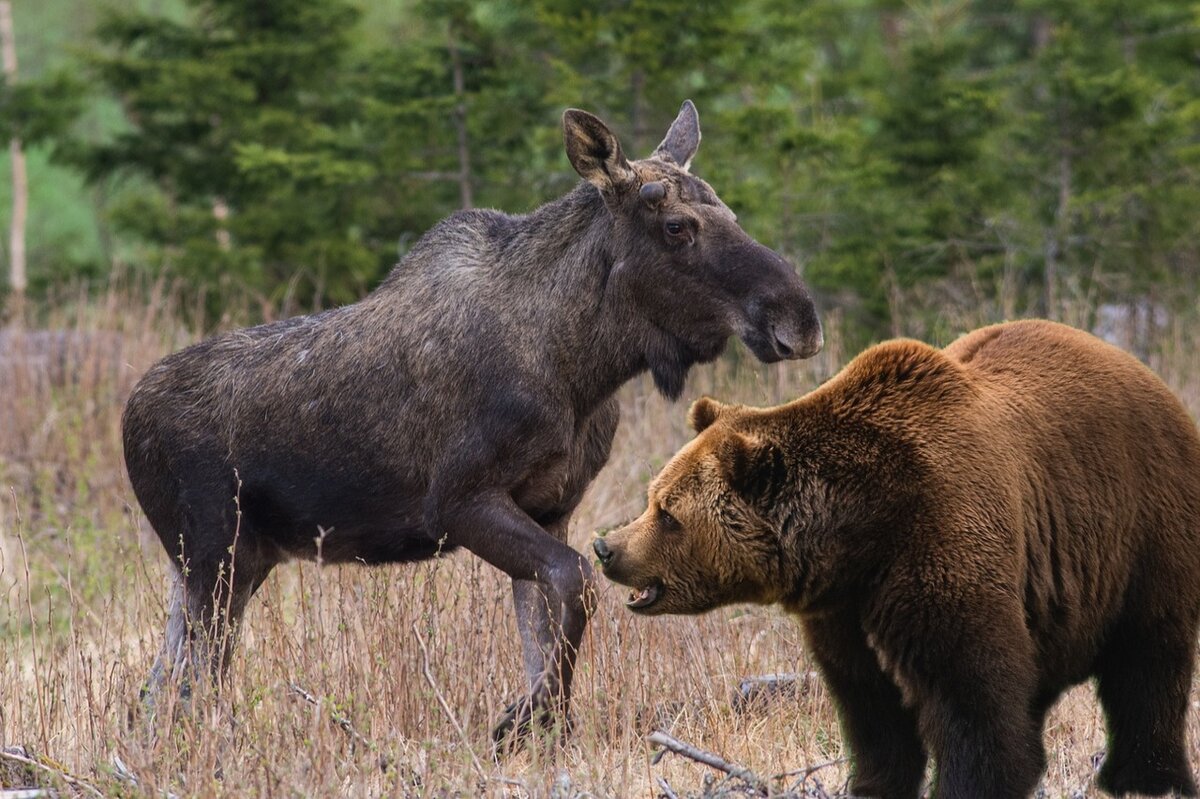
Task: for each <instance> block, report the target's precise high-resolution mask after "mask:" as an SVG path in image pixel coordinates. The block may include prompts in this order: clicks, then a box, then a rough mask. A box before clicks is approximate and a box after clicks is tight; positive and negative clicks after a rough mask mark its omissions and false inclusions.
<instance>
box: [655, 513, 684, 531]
mask: <svg viewBox="0 0 1200 799" xmlns="http://www.w3.org/2000/svg"><path fill="white" fill-rule="evenodd" d="M658 523H659V524H660V525H661V526H662V528H663V529H664V530H678V529H679V528H680V527H681V526H682V525H680V524H679V520H678V519H676V518H675V517H674V516H672V515H671V514H670V513H668V512H667V509H666V508H659V509H658Z"/></svg>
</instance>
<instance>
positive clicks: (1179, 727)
mask: <svg viewBox="0 0 1200 799" xmlns="http://www.w3.org/2000/svg"><path fill="white" fill-rule="evenodd" d="M1192 629H1194V624H1192V625H1189V624H1187V623H1185V622H1182V621H1178V620H1172V621H1166V620H1159V621H1157V622H1155V623H1153V624H1142V625H1134V624H1125V625H1123V626H1121V627H1120V628H1118V629H1117V630H1116V631H1115V633H1114V634H1113V635H1112V636H1111V637H1110V638H1109V641H1108V642H1107V644H1106V645H1105V649H1104V651H1103V652H1101V655H1100V658H1099V660H1098V662H1097V665H1096V676H1097V680H1096V689H1097V693H1098V694H1099V696H1100V703H1101V705H1102V706H1103V708H1104V715H1105V721H1106V723H1107V726H1108V753H1107V755H1106V756H1105V758H1104V765H1103V767H1101V769H1100V776H1099V778H1098V779H1097V783H1098V784H1099V785H1100V787H1101V788H1102V789H1104V790H1105V791H1107V792H1108V793H1111V794H1114V795H1117V796H1120V795H1122V794H1126V793H1139V794H1148V795H1150V796H1160V795H1163V794H1167V793H1172V792H1174V793H1176V794H1180V795H1183V796H1196V782H1195V779H1194V778H1193V777H1192V774H1191V771H1190V769H1189V767H1188V761H1187V754H1186V752H1187V748H1186V735H1187V733H1186V724H1187V708H1188V690H1189V688H1190V686H1191V682H1192V671H1193V669H1194V667H1195V650H1194V647H1193V644H1192V640H1193V633H1192Z"/></svg>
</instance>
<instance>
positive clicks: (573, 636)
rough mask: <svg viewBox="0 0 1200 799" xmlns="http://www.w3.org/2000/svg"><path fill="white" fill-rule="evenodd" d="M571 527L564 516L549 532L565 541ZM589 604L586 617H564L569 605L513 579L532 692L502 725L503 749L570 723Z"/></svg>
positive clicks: (498, 734)
mask: <svg viewBox="0 0 1200 799" xmlns="http://www.w3.org/2000/svg"><path fill="white" fill-rule="evenodd" d="M568 522H569V517H568V516H564V517H562V518H561V519H560V520H558V521H556V522H555V523H553V524H550V525H547V526H546V532H548V533H549V534H550V535H552V536H554V538H555V539H556V540H558V541H564V542H565V541H566V538H567V528H568ZM589 599H590V598H589V597H586V596H585V598H584V600H585V603H584V611H585V615H584V616H583V618H581V619H570V618H563V616H562V612H563V611H564V610H565V609H566V608H567V605H566V604H565V603H563V602H561V601H560V600H559V599H558V598H557V597H553V596H550V595H547V594H545V593H543V591H542V589H541V586H540V585H539V583H537V582H536V581H531V580H513V605H514V606H515V609H516V613H517V629H518V630H519V631H520V634H521V651H522V654H523V659H524V663H525V675H526V678H527V680H528V693H527V694H526V696H524V697H522V698H521V699H520V700H518V701H516V702H514V703H513V704H511V705H509V706H508V708H506V710H505V712H504V715H503V716H501V718H500V720H499V721H498V723H497V724H496V727H495V730H494V732H493V738H494V741H495V743H496V745H497V747H500V746H502V745H503V744H504V743H505V742H506V741H509V742H511V741H515V740H518V739H520V738H521V737H523V736H524V735H525V734H527V733H528V732H530V731H531V730H533V729H534V728H536V727H538V726H541V727H543V728H545V729H549V728H551V727H552V726H553V724H554V723H555V721H556V720H559V721H561V723H563V724H564V725H569V724H570V718H569V716H568V715H567V708H568V706H569V705H570V701H571V680H572V677H573V676H574V673H575V659H576V657H577V656H578V654H579V643H580V640H581V638H582V637H583V631H584V627H585V626H586V624H587V615H586V614H587V613H590V611H591V605H590V604H589Z"/></svg>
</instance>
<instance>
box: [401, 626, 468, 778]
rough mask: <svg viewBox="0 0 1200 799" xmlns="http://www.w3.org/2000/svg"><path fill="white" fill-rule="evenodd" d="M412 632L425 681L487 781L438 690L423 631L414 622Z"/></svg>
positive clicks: (448, 706) (463, 733) (461, 730)
mask: <svg viewBox="0 0 1200 799" xmlns="http://www.w3.org/2000/svg"><path fill="white" fill-rule="evenodd" d="M412 631H413V635H415V636H416V637H417V645H418V646H420V647H421V670H422V671H423V672H425V681H426V682H427V683H429V687H430V688H432V689H433V695H434V696H435V697H437V701H438V704H439V705H441V706H442V712H443V713H445V714H446V718H448V719H450V724H451V725H452V726H453V727H454V731H455V732H457V733H458V739H459V741H460V742H461V743H462V745H463V748H464V749H466V750H467V754H469V755H470V756H471V762H472V763H473V764H474V765H475V771H476V773H478V774H479V779H481V780H486V779H487V773H486V772H484V770H483V764H482V763H480V762H479V758H478V757H476V756H475V750H474V749H472V748H471V744H470V742H469V741H467V734H466V733H465V732H463V728H462V726H461V725H460V724H459V723H458V719H456V718H454V713H453V712H451V710H450V705H449V704H448V703H447V702H446V698H445V697H444V696H442V692H441V689H439V688H438V686H437V682H435V681H434V679H433V673H432V672H431V671H430V670H429V650H428V649H427V648H426V647H425V639H424V638H422V637H421V631H420V630H418V629H417V623H416V622H413V625H412Z"/></svg>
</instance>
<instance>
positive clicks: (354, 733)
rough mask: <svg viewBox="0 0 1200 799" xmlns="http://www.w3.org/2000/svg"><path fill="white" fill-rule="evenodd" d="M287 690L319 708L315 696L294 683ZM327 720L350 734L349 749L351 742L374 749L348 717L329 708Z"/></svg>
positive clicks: (319, 704) (319, 703)
mask: <svg viewBox="0 0 1200 799" xmlns="http://www.w3.org/2000/svg"><path fill="white" fill-rule="evenodd" d="M288 690H289V691H291V692H292V693H294V694H295V695H296V696H298V697H300V698H301V699H303V700H304V701H305V702H308V703H309V704H310V705H313V706H314V707H318V708H319V707H320V706H321V702H320V701H319V700H318V699H317V698H316V697H315V696H313V695H312V694H310V693H309V692H308V691H306V690H304V689H303V688H301V687H300V686H299V685H297V684H296V683H289V684H288ZM329 720H330V721H332V722H333V723H334V724H336V725H338V726H339V727H341V728H342V729H343V730H344V731H345V733H346V734H347V735H349V736H350V740H351V742H352V745H351V751H354V749H353V744H356V743H360V744H362V745H363V746H365V747H367V749H369V750H371V751H374V750H375V745H374V744H373V743H371V741H370V739H369V738H367V737H366V736H365V735H363V734H362V733H360V732H359V731H358V730H356V729H354V725H353V724H351V723H350V719H348V718H346V717H345V716H343V715H341V714H339V713H337V712H335V711H332V710H331V711H329Z"/></svg>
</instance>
